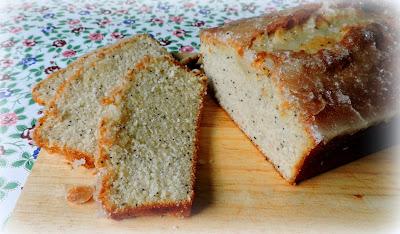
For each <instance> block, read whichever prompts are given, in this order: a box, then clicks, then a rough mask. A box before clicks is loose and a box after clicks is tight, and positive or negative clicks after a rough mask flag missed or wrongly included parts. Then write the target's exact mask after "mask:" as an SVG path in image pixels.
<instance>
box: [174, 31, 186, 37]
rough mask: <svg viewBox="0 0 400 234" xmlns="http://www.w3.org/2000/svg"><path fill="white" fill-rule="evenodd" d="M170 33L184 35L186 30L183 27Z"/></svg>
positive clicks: (178, 35)
mask: <svg viewBox="0 0 400 234" xmlns="http://www.w3.org/2000/svg"><path fill="white" fill-rule="evenodd" d="M172 34H173V35H175V36H177V37H184V36H185V34H186V32H185V30H183V29H178V30H175V31H173V32H172Z"/></svg>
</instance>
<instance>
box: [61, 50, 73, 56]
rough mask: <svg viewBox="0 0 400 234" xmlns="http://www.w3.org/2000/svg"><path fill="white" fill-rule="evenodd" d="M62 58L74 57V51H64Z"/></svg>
mask: <svg viewBox="0 0 400 234" xmlns="http://www.w3.org/2000/svg"><path fill="white" fill-rule="evenodd" d="M62 55H63V56H64V57H67V58H70V57H73V56H75V55H76V52H75V51H74V50H66V51H64V52H63V53H62Z"/></svg>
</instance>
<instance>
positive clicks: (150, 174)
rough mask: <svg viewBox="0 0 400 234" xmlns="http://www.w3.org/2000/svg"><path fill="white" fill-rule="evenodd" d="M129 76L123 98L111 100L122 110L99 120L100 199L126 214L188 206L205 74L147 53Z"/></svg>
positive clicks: (110, 209)
mask: <svg viewBox="0 0 400 234" xmlns="http://www.w3.org/2000/svg"><path fill="white" fill-rule="evenodd" d="M128 79H130V80H131V82H130V83H129V85H127V86H126V87H125V89H124V90H123V91H122V92H121V96H122V98H121V99H120V100H119V99H118V98H117V99H115V100H116V101H115V102H114V103H113V104H111V105H114V106H115V109H116V112H121V113H122V114H121V115H112V114H111V115H106V117H105V119H104V120H103V121H102V126H101V129H103V130H100V132H101V137H100V142H101V143H100V145H101V150H100V157H99V160H100V162H98V163H99V167H104V168H105V169H106V172H105V173H104V176H103V178H102V180H103V181H102V183H101V188H100V194H99V200H100V201H101V202H102V203H103V206H104V207H105V209H106V210H107V211H108V212H109V213H111V214H116V213H120V214H121V213H128V212H130V215H131V216H136V215H138V212H141V211H140V210H143V209H148V210H151V209H152V208H151V207H164V208H165V209H168V207H169V206H170V207H173V206H179V204H189V206H190V204H191V202H192V199H193V195H194V191H193V186H194V177H195V175H194V173H195V161H196V150H197V149H196V142H197V140H196V136H197V134H196V131H197V129H198V123H199V122H198V121H199V116H200V109H201V106H202V99H203V95H204V93H205V78H204V77H202V76H198V75H195V74H194V73H191V72H188V71H187V70H186V69H185V68H183V67H181V66H179V65H176V64H175V63H174V62H173V61H172V60H171V59H166V58H158V59H156V58H151V59H149V60H145V61H144V62H143V63H142V64H140V65H139V66H138V67H137V69H135V70H134V71H133V72H132V73H131V74H130V76H128ZM189 208H190V207H189ZM129 210H130V211H129ZM135 210H137V211H138V212H135ZM155 212H156V213H157V212H159V213H163V212H162V209H159V211H155Z"/></svg>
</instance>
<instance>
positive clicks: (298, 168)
mask: <svg viewBox="0 0 400 234" xmlns="http://www.w3.org/2000/svg"><path fill="white" fill-rule="evenodd" d="M379 4H381V3H379ZM391 13H392V12H391V11H390V8H387V9H382V7H379V6H377V5H375V4H374V5H368V4H365V3H362V2H354V3H341V4H337V3H335V2H333V3H324V4H307V5H304V6H301V7H298V8H294V9H288V10H285V11H281V12H274V13H272V14H268V15H263V16H260V17H255V18H249V19H242V20H239V21H235V22H231V23H228V24H226V25H224V26H222V27H218V28H211V29H206V30H203V31H202V32H201V35H200V37H201V48H200V51H201V54H202V56H203V65H204V70H205V72H206V74H207V76H208V77H209V80H210V84H211V87H212V89H213V90H214V91H215V96H216V98H217V99H218V101H219V103H220V104H221V106H222V107H223V108H224V109H225V110H226V111H227V112H228V113H229V114H230V116H231V117H232V118H233V120H234V121H235V122H236V123H237V124H238V125H239V126H240V128H241V129H242V130H243V131H244V132H245V133H246V134H247V135H248V137H249V138H250V139H251V140H252V141H253V142H254V143H255V144H256V145H257V146H258V148H259V149H260V150H261V151H262V152H263V153H264V154H265V156H266V157H268V159H269V160H270V161H271V162H272V163H273V164H274V166H275V168H276V169H277V170H278V171H279V172H280V173H281V175H282V176H283V177H284V178H285V179H286V180H288V181H289V182H291V183H296V182H299V181H301V180H303V179H305V178H308V177H310V176H313V175H316V174H318V173H321V172H323V171H326V170H328V169H331V168H333V167H335V166H338V165H340V164H343V163H345V162H348V161H349V160H350V159H352V158H354V157H353V156H352V157H348V155H347V154H346V153H343V151H345V150H346V149H348V148H349V145H348V143H350V142H348V141H347V140H343V139H348V138H349V137H352V136H356V134H358V133H360V134H361V135H360V136H362V133H363V131H362V130H364V129H367V128H369V127H371V126H374V125H376V124H379V123H382V122H385V121H387V120H389V119H391V118H393V117H394V116H396V115H398V114H399V110H398V108H397V105H398V100H399V96H400V95H399V94H400V88H399V82H397V80H398V79H397V76H396V74H399V73H398V65H396V64H398V61H399V60H398V55H399V50H400V47H399V46H398V45H399V43H398V35H399V33H398V32H399V27H398V21H397V20H395V19H396V14H391ZM378 138H379V136H378ZM336 149H337V150H338V152H339V153H334V154H332V153H330V152H334V151H335V150H336ZM342 149H343V151H339V150H342Z"/></svg>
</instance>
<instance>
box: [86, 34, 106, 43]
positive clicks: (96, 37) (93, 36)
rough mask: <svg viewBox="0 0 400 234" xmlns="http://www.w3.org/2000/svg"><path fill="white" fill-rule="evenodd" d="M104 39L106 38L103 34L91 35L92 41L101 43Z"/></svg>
mask: <svg viewBox="0 0 400 234" xmlns="http://www.w3.org/2000/svg"><path fill="white" fill-rule="evenodd" d="M103 38H104V36H103V34H101V33H91V34H90V35H89V39H90V40H91V41H101V40H103Z"/></svg>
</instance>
